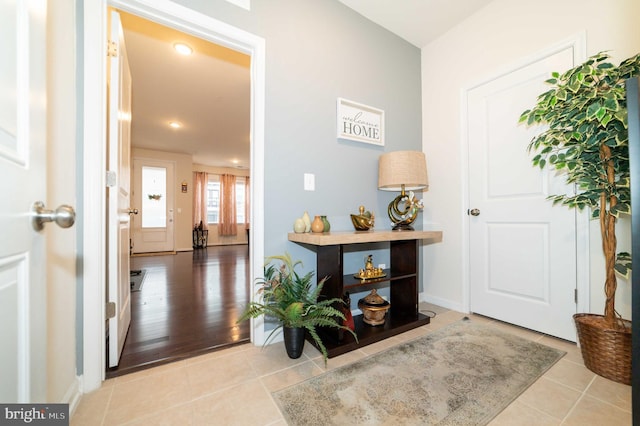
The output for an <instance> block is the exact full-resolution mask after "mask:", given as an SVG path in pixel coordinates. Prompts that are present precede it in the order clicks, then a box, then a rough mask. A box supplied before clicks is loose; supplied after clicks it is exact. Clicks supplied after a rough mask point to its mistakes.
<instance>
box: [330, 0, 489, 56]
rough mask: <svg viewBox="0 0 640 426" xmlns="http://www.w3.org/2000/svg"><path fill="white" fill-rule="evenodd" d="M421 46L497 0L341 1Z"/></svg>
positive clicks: (415, 44)
mask: <svg viewBox="0 0 640 426" xmlns="http://www.w3.org/2000/svg"><path fill="white" fill-rule="evenodd" d="M339 1H340V2H341V3H344V4H345V5H347V6H349V7H350V8H351V9H353V10H355V11H356V12H358V13H360V14H361V15H362V16H364V17H366V18H368V19H369V20H371V21H373V22H375V23H377V24H378V25H380V26H382V27H383V28H386V29H387V30H389V31H391V32H392V33H395V34H397V35H399V36H400V37H402V38H403V39H405V40H407V41H408V42H409V43H411V44H413V45H414V46H417V47H422V46H425V45H427V44H428V43H429V42H431V41H432V40H434V39H436V38H437V37H438V36H440V35H442V34H444V33H445V32H447V31H448V30H449V29H451V28H452V27H454V26H456V25H457V24H458V23H459V22H461V21H463V20H464V19H466V18H468V17H469V16H471V15H473V14H474V13H475V12H477V11H478V10H480V9H482V8H483V7H485V6H486V5H487V4H489V3H491V2H492V1H493V0H339Z"/></svg>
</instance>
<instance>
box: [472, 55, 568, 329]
mask: <svg viewBox="0 0 640 426" xmlns="http://www.w3.org/2000/svg"><path fill="white" fill-rule="evenodd" d="M572 66H573V49H572V48H567V49H565V50H562V51H560V52H557V53H554V54H550V55H548V56H546V57H544V58H543V59H540V60H538V61H536V62H533V63H530V64H529V65H527V66H525V67H522V68H519V69H517V70H515V71H513V72H511V73H508V74H506V75H503V76H500V77H498V78H495V79H493V80H491V81H489V82H487V83H485V84H482V85H481V86H478V87H476V88H474V89H472V90H470V91H469V93H468V98H467V101H468V103H467V114H468V129H467V130H468V141H469V209H470V212H469V213H470V215H469V240H470V241H469V247H470V253H469V260H470V265H469V266H470V270H469V276H470V307H471V311H472V312H475V313H478V314H482V315H486V316H489V317H493V318H497V319H499V320H502V321H506V322H509V323H512V324H517V325H520V326H523V327H526V328H529V329H533V330H537V331H540V332H543V333H547V334H550V335H553V336H557V337H561V338H564V339H568V340H572V341H575V329H574V326H573V320H572V315H573V314H574V313H575V312H576V303H575V289H576V216H575V212H574V211H573V210H570V209H568V208H567V207H564V206H553V205H552V203H551V202H549V201H547V200H546V197H547V196H548V195H552V194H558V193H566V192H570V188H568V187H566V186H565V185H564V184H563V179H561V178H559V177H555V176H554V173H553V172H549V171H540V170H539V169H538V168H534V167H533V166H532V164H531V156H530V155H529V154H528V152H527V149H526V148H527V145H528V143H529V141H530V140H531V137H532V136H533V134H534V132H535V131H536V129H527V128H526V127H525V126H522V125H520V126H519V125H518V118H519V116H520V113H521V112H522V111H524V110H526V109H528V108H531V107H532V106H533V104H534V103H535V101H536V98H537V96H538V95H539V94H540V93H542V92H544V91H545V90H547V87H545V84H544V83H543V82H544V81H545V80H546V79H547V78H549V77H550V73H551V71H563V70H566V69H569V68H571V67H572Z"/></svg>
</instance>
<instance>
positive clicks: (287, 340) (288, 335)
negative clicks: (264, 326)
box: [283, 327, 305, 359]
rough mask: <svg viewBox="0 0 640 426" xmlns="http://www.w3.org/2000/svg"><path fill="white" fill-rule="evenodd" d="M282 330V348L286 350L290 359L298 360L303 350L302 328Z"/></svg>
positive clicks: (285, 328)
mask: <svg viewBox="0 0 640 426" xmlns="http://www.w3.org/2000/svg"><path fill="white" fill-rule="evenodd" d="M283 328H284V347H285V348H286V349H287V355H289V358H291V359H297V358H300V356H301V355H302V349H304V331H305V330H304V328H302V327H283Z"/></svg>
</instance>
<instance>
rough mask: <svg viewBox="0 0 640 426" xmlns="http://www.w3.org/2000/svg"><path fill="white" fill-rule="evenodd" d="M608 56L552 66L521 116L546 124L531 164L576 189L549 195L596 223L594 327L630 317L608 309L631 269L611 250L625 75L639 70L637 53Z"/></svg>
mask: <svg viewBox="0 0 640 426" xmlns="http://www.w3.org/2000/svg"><path fill="white" fill-rule="evenodd" d="M609 58H610V56H609V54H608V53H607V52H600V53H598V54H596V55H594V56H591V57H590V58H589V59H588V60H587V61H585V62H584V63H582V64H580V65H578V66H576V67H574V68H572V69H570V70H568V71H566V72H564V73H563V74H560V73H557V72H554V73H552V78H550V79H549V80H547V81H546V82H547V83H548V84H550V85H551V86H552V88H551V89H549V90H548V91H546V92H544V93H542V94H541V95H540V96H538V99H537V103H536V105H535V107H534V108H532V109H530V110H527V111H524V112H523V113H522V115H521V116H520V122H521V123H526V124H527V125H530V126H531V125H545V126H547V128H546V130H545V131H543V132H542V133H540V134H538V135H537V136H535V137H534V138H533V139H532V141H531V143H530V144H529V147H528V149H529V151H530V152H532V153H533V154H534V157H533V164H534V165H536V166H539V167H540V168H544V167H545V166H550V167H553V168H555V169H557V170H559V171H561V172H562V173H564V174H565V177H566V181H567V183H570V184H575V186H576V188H577V191H576V193H575V194H572V195H568V194H560V195H552V196H550V197H549V199H550V200H552V201H553V202H554V203H561V204H563V205H566V206H569V207H573V208H578V209H584V208H585V207H588V208H590V210H591V216H592V218H593V219H598V220H599V222H600V232H601V236H602V249H603V252H604V258H605V274H606V278H605V285H604V291H605V296H606V301H605V309H604V316H603V317H602V322H603V323H604V324H602V325H601V327H606V328H609V329H614V330H619V329H625V328H628V324H630V323H629V321H625V320H622V318H620V315H619V314H618V313H617V312H616V309H615V293H616V288H617V278H616V273H620V274H622V275H624V276H627V275H628V273H629V270H630V268H631V256H630V255H629V253H626V252H622V253H616V246H617V240H616V222H617V219H618V217H619V216H620V214H629V213H630V211H631V207H630V206H631V192H630V188H629V184H630V172H629V151H628V142H629V138H628V130H627V108H626V91H625V81H626V80H627V79H628V78H631V77H636V76H638V75H640V55H635V56H633V57H630V58H628V59H626V60H624V61H622V62H621V63H620V65H618V66H615V65H613V64H611V63H610V62H608V59H609ZM629 334H630V333H629ZM629 338H630V337H629ZM583 355H584V350H583Z"/></svg>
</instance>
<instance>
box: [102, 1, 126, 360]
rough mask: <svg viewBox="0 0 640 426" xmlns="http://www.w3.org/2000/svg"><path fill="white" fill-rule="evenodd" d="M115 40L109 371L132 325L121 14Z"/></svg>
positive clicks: (114, 20)
mask: <svg viewBox="0 0 640 426" xmlns="http://www.w3.org/2000/svg"><path fill="white" fill-rule="evenodd" d="M110 19H111V25H110V36H109V45H110V46H109V76H108V78H109V111H108V114H109V120H108V123H109V126H108V135H109V136H108V159H107V162H108V165H107V168H108V169H109V174H110V176H111V182H109V187H108V188H107V197H108V202H107V206H108V207H107V208H108V214H107V233H108V240H107V246H108V250H107V256H108V259H107V260H108V262H107V269H108V272H107V277H108V278H107V286H108V294H109V303H110V304H111V306H112V307H113V308H115V309H114V311H115V312H112V313H111V315H112V316H111V315H110V318H109V367H115V366H117V365H118V363H119V361H120V354H121V353H122V348H123V347H124V342H125V339H126V337H127V331H128V330H129V324H130V323H131V287H130V281H131V279H130V277H129V223H130V218H129V206H130V187H131V177H130V175H131V173H130V169H131V141H130V135H131V73H130V71H129V62H128V60H127V51H126V47H125V43H124V33H123V31H122V25H121V23H120V16H119V15H118V13H117V12H115V11H111V17H110Z"/></svg>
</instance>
